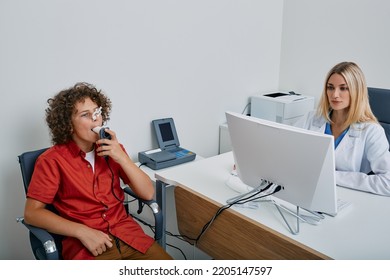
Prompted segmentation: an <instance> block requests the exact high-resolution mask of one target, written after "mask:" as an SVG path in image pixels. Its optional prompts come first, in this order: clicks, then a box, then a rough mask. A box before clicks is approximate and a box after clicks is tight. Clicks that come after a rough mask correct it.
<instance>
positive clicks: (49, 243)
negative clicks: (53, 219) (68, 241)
mask: <svg viewBox="0 0 390 280" xmlns="http://www.w3.org/2000/svg"><path fill="white" fill-rule="evenodd" d="M16 220H17V222H18V223H22V224H23V225H24V226H25V227H26V228H27V229H28V230H29V232H30V234H32V235H33V236H34V237H35V238H36V240H38V241H39V242H40V246H39V247H42V248H43V249H44V250H45V254H46V259H48V260H58V259H59V255H58V250H57V247H56V243H55V241H54V238H53V236H52V235H51V234H50V233H49V232H48V231H46V230H44V229H42V228H38V227H35V226H32V225H29V224H27V223H26V222H25V221H24V218H17V219H16ZM32 247H33V248H34V246H32ZM33 253H34V256H35V257H36V258H38V256H37V252H36V251H35V250H34V249H33Z"/></svg>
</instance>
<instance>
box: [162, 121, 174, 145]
mask: <svg viewBox="0 0 390 280" xmlns="http://www.w3.org/2000/svg"><path fill="white" fill-rule="evenodd" d="M159 128H160V132H161V138H162V140H163V142H167V141H172V140H173V139H174V138H173V133H172V128H171V124H170V123H161V124H159Z"/></svg>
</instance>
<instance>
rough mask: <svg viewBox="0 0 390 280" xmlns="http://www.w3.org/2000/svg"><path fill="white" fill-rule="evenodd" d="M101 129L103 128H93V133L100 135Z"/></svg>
mask: <svg viewBox="0 0 390 280" xmlns="http://www.w3.org/2000/svg"><path fill="white" fill-rule="evenodd" d="M101 129H102V127H101V126H95V127H94V128H92V131H93V132H95V133H96V134H99V132H100V130H101Z"/></svg>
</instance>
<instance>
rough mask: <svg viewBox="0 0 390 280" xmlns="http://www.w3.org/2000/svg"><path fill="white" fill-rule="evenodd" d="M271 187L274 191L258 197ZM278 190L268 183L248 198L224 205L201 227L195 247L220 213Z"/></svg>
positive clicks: (277, 186) (279, 188) (278, 187)
mask: <svg viewBox="0 0 390 280" xmlns="http://www.w3.org/2000/svg"><path fill="white" fill-rule="evenodd" d="M272 186H275V189H274V190H273V191H272V192H271V193H268V194H265V195H263V196H258V195H259V194H261V193H263V192H264V191H266V190H268V189H269V188H271V187H272ZM280 190H282V187H281V186H279V185H275V184H273V183H269V184H268V185H267V186H266V187H265V188H263V189H261V190H259V191H257V192H255V193H254V194H252V195H250V196H248V197H243V198H241V199H238V200H235V201H233V202H231V203H228V204H225V205H223V206H221V207H220V208H219V209H218V210H217V212H216V213H215V214H214V216H213V217H212V218H211V219H210V220H209V221H208V222H207V223H206V224H205V225H204V226H203V228H202V230H201V232H200V234H199V235H198V237H197V238H196V239H195V245H196V244H197V243H198V242H199V240H200V238H201V237H202V236H203V235H204V233H205V232H206V231H207V230H208V229H209V228H210V226H211V225H212V223H213V222H214V221H215V219H216V218H217V217H218V216H219V215H221V213H222V212H223V211H225V210H226V209H229V208H230V207H232V206H233V205H235V204H244V203H247V202H250V201H254V200H258V199H261V198H264V197H267V196H270V195H273V194H275V193H277V192H279V191H280Z"/></svg>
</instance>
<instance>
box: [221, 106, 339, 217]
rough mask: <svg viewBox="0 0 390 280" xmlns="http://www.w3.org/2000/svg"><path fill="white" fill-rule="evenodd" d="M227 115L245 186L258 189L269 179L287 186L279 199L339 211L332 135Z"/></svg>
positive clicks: (309, 208) (235, 153)
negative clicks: (263, 181) (262, 182)
mask: <svg viewBox="0 0 390 280" xmlns="http://www.w3.org/2000/svg"><path fill="white" fill-rule="evenodd" d="M226 118H227V124H228V129H229V134H230V139H231V144H232V148H233V156H234V160H235V164H236V167H237V173H238V176H239V177H240V179H241V180H242V181H243V182H244V183H245V184H247V185H249V186H252V187H257V186H259V185H260V183H261V180H267V181H269V182H273V183H276V184H278V185H280V186H282V187H283V189H282V190H281V191H279V192H277V193H275V194H274V196H275V197H278V198H280V199H282V200H285V201H287V202H289V203H291V204H293V205H296V206H299V207H302V208H305V209H308V210H312V211H318V212H325V213H329V214H332V215H335V214H336V213H337V197H336V181H335V162H334V141H333V137H332V136H330V135H326V134H321V133H318V132H313V131H309V130H305V129H300V128H296V127H293V126H289V125H285V124H281V123H276V122H271V121H267V120H263V119H259V118H255V117H250V116H244V115H242V114H237V113H232V112H226Z"/></svg>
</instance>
